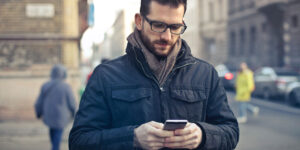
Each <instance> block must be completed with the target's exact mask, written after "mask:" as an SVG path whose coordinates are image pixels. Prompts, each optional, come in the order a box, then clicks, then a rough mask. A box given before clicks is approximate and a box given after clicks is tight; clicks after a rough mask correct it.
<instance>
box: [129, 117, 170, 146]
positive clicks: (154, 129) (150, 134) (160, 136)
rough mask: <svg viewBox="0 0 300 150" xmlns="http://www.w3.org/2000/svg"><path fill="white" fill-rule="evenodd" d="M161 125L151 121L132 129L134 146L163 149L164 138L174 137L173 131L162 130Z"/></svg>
mask: <svg viewBox="0 0 300 150" xmlns="http://www.w3.org/2000/svg"><path fill="white" fill-rule="evenodd" d="M163 126H164V125H163V124H162V123H158V122H155V121H151V122H148V123H145V124H142V125H141V126H139V127H138V128H136V129H134V143H135V146H137V147H140V148H143V149H149V150H157V149H160V148H163V147H164V141H165V138H167V137H171V136H174V132H173V131H166V130H163Z"/></svg>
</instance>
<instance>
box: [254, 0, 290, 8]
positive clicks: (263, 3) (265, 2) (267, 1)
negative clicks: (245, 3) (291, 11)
mask: <svg viewBox="0 0 300 150" xmlns="http://www.w3.org/2000/svg"><path fill="white" fill-rule="evenodd" d="M287 2H288V0H255V6H256V8H264V7H267V6H269V5H275V4H284V3H287Z"/></svg>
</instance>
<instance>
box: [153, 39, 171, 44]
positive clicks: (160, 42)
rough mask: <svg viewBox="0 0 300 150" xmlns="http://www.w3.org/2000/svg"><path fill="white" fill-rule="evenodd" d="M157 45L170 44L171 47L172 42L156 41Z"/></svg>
mask: <svg viewBox="0 0 300 150" xmlns="http://www.w3.org/2000/svg"><path fill="white" fill-rule="evenodd" d="M154 43H155V44H168V45H171V42H169V41H166V40H156V41H154Z"/></svg>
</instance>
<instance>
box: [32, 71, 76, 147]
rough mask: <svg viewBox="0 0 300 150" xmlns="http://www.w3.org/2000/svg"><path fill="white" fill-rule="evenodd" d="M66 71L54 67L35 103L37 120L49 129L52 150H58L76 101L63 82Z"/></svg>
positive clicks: (68, 87)
mask: <svg viewBox="0 0 300 150" xmlns="http://www.w3.org/2000/svg"><path fill="white" fill-rule="evenodd" d="M66 77H67V71H66V69H65V67H64V66H62V65H55V66H54V67H53V68H52V71H51V79H50V81H48V82H46V83H44V84H43V86H42V88H41V92H40V94H39V97H38V99H37V101H36V103H35V112H36V116H37V118H42V119H43V122H44V123H45V124H46V125H47V126H48V127H49V133H50V140H51V144H52V150H59V146H60V141H61V138H62V134H63V130H64V128H65V127H66V126H67V124H68V123H70V122H71V121H72V119H73V117H74V116H75V111H76V101H75V98H74V95H73V93H72V89H71V87H70V86H69V85H68V84H67V83H65V82H64V80H65V78H66Z"/></svg>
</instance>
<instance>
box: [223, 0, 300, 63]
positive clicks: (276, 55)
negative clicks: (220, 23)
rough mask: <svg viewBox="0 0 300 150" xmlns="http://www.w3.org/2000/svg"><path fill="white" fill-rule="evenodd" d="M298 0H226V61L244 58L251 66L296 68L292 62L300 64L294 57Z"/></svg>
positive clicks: (296, 45)
mask: <svg viewBox="0 0 300 150" xmlns="http://www.w3.org/2000/svg"><path fill="white" fill-rule="evenodd" d="M299 2H300V1H298V0H229V1H228V6H229V11H228V15H229V18H228V30H227V37H228V39H229V40H228V50H229V51H228V52H229V58H228V61H229V62H231V63H238V62H241V61H246V62H248V63H249V65H250V66H251V67H252V68H258V67H261V66H271V67H293V68H295V69H297V67H296V65H295V64H294V63H296V62H298V64H299V61H298V60H297V59H296V57H297V56H298V57H299V42H296V40H297V32H298V34H299V26H297V23H296V22H298V19H297V18H298V16H299ZM291 24H293V25H292V26H293V27H291ZM298 39H299V37H298ZM298 41H299V40H298ZM291 54H295V56H296V57H293V55H291ZM298 66H299V65H298ZM298 69H299V68H298Z"/></svg>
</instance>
